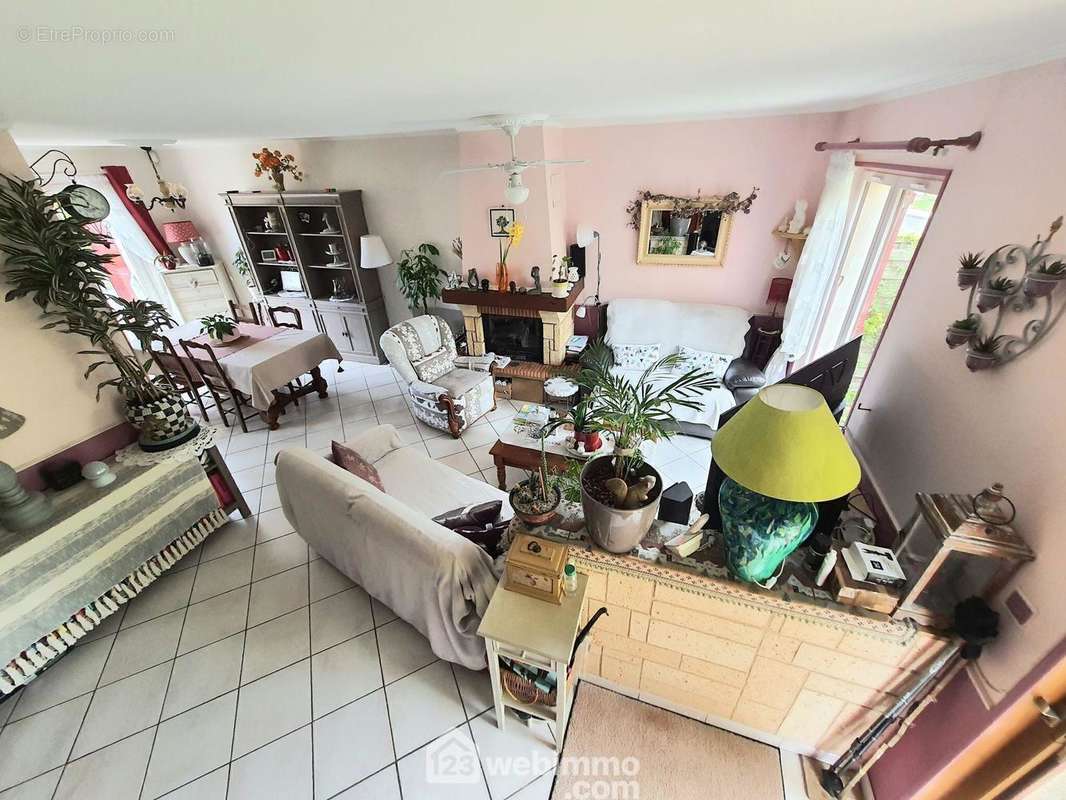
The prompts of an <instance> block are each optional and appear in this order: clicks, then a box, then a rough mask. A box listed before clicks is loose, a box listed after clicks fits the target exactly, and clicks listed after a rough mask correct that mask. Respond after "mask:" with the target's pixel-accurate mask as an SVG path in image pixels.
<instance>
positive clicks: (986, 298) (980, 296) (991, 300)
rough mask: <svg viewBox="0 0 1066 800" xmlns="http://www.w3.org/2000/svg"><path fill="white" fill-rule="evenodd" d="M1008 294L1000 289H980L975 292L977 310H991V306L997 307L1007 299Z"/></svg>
mask: <svg viewBox="0 0 1066 800" xmlns="http://www.w3.org/2000/svg"><path fill="white" fill-rule="evenodd" d="M1010 294H1011V293H1010V292H1004V291H1003V290H1002V289H980V290H979V291H978V292H977V310H978V311H991V310H992V309H993V308H999V307H1000V306H1001V305H1003V304H1004V303H1005V302H1006V301H1007V298H1008V297H1010Z"/></svg>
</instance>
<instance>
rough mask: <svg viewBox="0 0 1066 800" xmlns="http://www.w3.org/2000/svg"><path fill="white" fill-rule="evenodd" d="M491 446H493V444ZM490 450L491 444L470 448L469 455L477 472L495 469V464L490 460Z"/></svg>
mask: <svg viewBox="0 0 1066 800" xmlns="http://www.w3.org/2000/svg"><path fill="white" fill-rule="evenodd" d="M493 444H495V442H494V443H493ZM491 449H492V445H491V444H483V445H481V446H479V447H471V448H470V455H471V456H473V458H474V461H475V463H476V464H477V467H478V469H479V470H482V469H496V462H495V461H493V460H492V456H491V455H490V454H489V450H491Z"/></svg>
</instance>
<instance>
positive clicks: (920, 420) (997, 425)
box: [840, 61, 1066, 800]
mask: <svg viewBox="0 0 1066 800" xmlns="http://www.w3.org/2000/svg"><path fill="white" fill-rule="evenodd" d="M1064 79H1066V62H1064V61H1058V62H1053V63H1050V64H1046V65H1043V66H1041V67H1037V68H1032V69H1027V70H1022V71H1018V72H1014V73H1009V74H1006V75H1001V76H998V77H996V78H993V79H989V80H984V81H979V82H975V83H972V84H967V85H964V86H959V87H954V88H950V89H944V90H940V91H937V92H931V93H929V94H925V95H921V96H917V97H912V98H907V99H904V100H899V101H895V102H891V103H884V104H880V105H876V106H871V107H868V108H864V109H859V110H857V111H854V112H850V113H848V114H846V115H844V118H843V119H842V121H841V129H840V136H841V138H842V139H850V138H853V137H854V136H861V137H862V138H864V139H871V140H873V139H901V138H906V137H910V136H914V135H925V136H934V137H939V136H958V135H962V134H966V133H970V132H972V131H974V130H982V131H983V132H984V140H983V142H982V143H981V146H980V147H979V148H978V149H977V150H976V151H974V152H972V153H970V152H966V151H958V150H953V151H951V153H950V154H949V155H947V156H946V157H941V158H935V159H934V158H933V157H931V156H917V155H914V156H908V155H905V154H904V155H902V156H900V155H897V154H891V155H892V156H893V157H892V158H891V159H887V158H884V159H881V160H891V161H893V162H895V163H903V162H908V163H912V164H925V165H929V166H936V167H948V168H951V169H952V170H953V172H952V175H951V179H950V181H949V183H948V186H947V189H946V191H945V194H944V196H943V198H942V200H941V204H940V207H939V209H938V211H937V214H936V217H935V218H934V220H933V222H932V224H931V225H930V227H929V230H928V232H927V234H926V239H925V242H924V244H923V246H922V249H921V251H920V253H919V255H918V258H917V260H916V262H915V265H914V267H913V269H912V272H911V275H910V277H909V279H908V281H907V284H906V286H905V288H904V291H903V293H902V295H901V297H900V301H899V305H898V307H897V309H896V313H895V315H894V316H893V319H892V321H891V324H890V325H889V328H888V330H887V333H886V335H885V337H884V340H883V342H882V345H881V348H880V351H879V352H878V354H877V356H876V358H875V360H874V362H873V366H872V368H871V370H870V373H869V377H868V379H867V381H866V385H865V386H864V388H863V391H862V395H861V398H860V400H861V402H862V404H863V405H864V406H866V407H868V408H870V409H871V410H870V411H869V412H868V413H862V414H857V415H856V416H855V417H854V418H853V421H852V422H851V424H850V426H849V427H850V431H851V433H852V435H853V437H854V440H855V442H856V444H857V445H858V447H859V448H860V449H861V451H862V453H863V455H864V456H865V460H866V462H867V464H868V466H869V468H870V471H871V472H872V474H873V477H874V479H875V482H876V483H877V485H878V487H879V489H880V490H881V491H882V493H883V495H884V497H885V500H886V502H887V504H888V507H889V509H890V510H891V512H892V514H893V515H894V516H895V518H896V520H897V522H898V521H902V520H904V519H905V518H906V517H907V516H908V515H909V514H910V512H911V511H912V510H913V507H914V499H913V496H914V492H916V491H919V490H925V491H940V492H973V491H976V490H977V489H979V488H981V487H983V486H985V485H987V484H989V483H991V482H993V481H996V480H999V481H1002V482H1004V483H1005V484H1006V486H1007V489H1008V491H1009V493H1010V495H1011V496H1012V497H1013V499H1014V501H1015V502H1016V503H1017V506H1018V517H1017V520H1016V522H1015V525H1016V527H1017V529H1018V530H1019V531H1020V532H1021V534H1022V535H1023V536H1024V537H1025V538H1026V539H1027V541H1028V542H1029V543H1030V545H1031V546H1032V547H1033V549H1034V550H1035V551H1036V553H1037V560H1036V561H1035V562H1034V563H1033V564H1031V565H1029V566H1026V567H1024V568H1023V569H1022V570H1021V571H1020V572H1019V573H1018V575H1017V577H1016V579H1015V581H1014V584H1013V586H1014V587H1017V588H1019V589H1021V591H1022V592H1023V593H1024V595H1025V596H1026V597H1027V598H1028V600H1029V601H1030V603H1031V604H1032V605H1033V607H1034V608H1035V610H1036V615H1035V616H1034V617H1033V619H1031V620H1030V621H1029V622H1028V623H1027V624H1026V625H1025V627H1024V628H1020V627H1019V626H1017V625H1016V624H1015V623H1014V622H1013V621H1012V620H1011V619H1010V617H1009V615H1007V614H1006V613H1005V612H1004V613H1003V615H1002V623H1001V635H1000V639H999V641H998V642H996V643H995V644H994V645H993V646H992V647H990V648H989V649H988V651H987V653H986V655H985V657H984V658H983V660H982V664H983V666H984V670H985V672H986V673H987V674H988V677H989V679H990V681H991V683H992V684H994V685H995V686H998V687H1001V688H1003V689H1009V688H1010V687H1012V686H1014V685H1015V684H1017V683H1018V681H1019V680H1020V679H1021V677H1022V676H1023V675H1025V674H1026V673H1027V672H1028V671H1029V670H1030V669H1031V668H1032V667H1033V666H1034V665H1035V664H1036V663H1037V662H1038V661H1039V660H1040V659H1041V657H1042V656H1043V655H1044V654H1045V653H1047V652H1048V651H1049V650H1050V649H1051V648H1052V647H1053V646H1054V645H1055V643H1056V642H1058V641H1059V639H1060V638H1061V636H1062V616H1061V613H1060V612H1059V604H1060V602H1061V574H1062V572H1063V570H1064V569H1066V550H1064V549H1063V548H1062V545H1061V536H1062V534H1061V531H1062V509H1063V505H1062V497H1063V496H1064V493H1066V478H1064V476H1066V470H1064V469H1063V454H1064V453H1066V418H1064V416H1063V415H1062V413H1061V408H1060V406H1061V397H1062V393H1063V389H1064V388H1066V381H1064V375H1063V371H1062V365H1063V360H1064V357H1066V328H1064V329H1062V330H1055V331H1053V332H1052V334H1051V335H1050V336H1049V337H1048V339H1046V340H1045V341H1044V342H1043V343H1042V344H1041V346H1039V347H1038V348H1036V349H1035V350H1033V351H1032V352H1030V353H1029V354H1027V355H1025V356H1023V357H1021V358H1020V359H1018V360H1017V361H1015V362H1013V363H1011V364H1009V365H1006V366H1004V367H1003V368H1001V369H997V370H991V371H988V372H985V373H970V372H969V371H968V370H967V369H966V367H965V366H964V364H963V357H962V354H961V353H960V352H958V351H950V350H948V349H947V348H946V347H945V346H944V344H943V338H944V327H945V326H946V325H947V324H948V323H950V322H951V321H952V320H954V319H957V318H958V317H960V316H962V314H963V313H964V309H965V303H966V298H965V294H964V293H963V292H960V291H959V290H958V289H957V288H956V286H955V277H954V270H955V267H956V264H957V258H958V255H959V253H960V252H961V251H963V250H984V251H986V252H987V251H989V250H991V249H993V248H995V247H996V246H998V245H1000V244H1005V243H1009V242H1021V243H1025V244H1029V243H1031V242H1032V241H1033V239H1034V238H1035V236H1036V235H1037V234H1043V233H1046V231H1047V226H1048V224H1049V223H1050V222H1051V221H1052V220H1053V219H1054V218H1056V217H1058V216H1059V215H1060V214H1062V213H1064V212H1066V193H1064V192H1063V187H1064V186H1066V159H1064V158H1063V157H1062V153H1061V148H1060V147H1059V146H1058V145H1057V144H1056V143H1058V142H1062V141H1063V140H1064V139H1066V80H1064ZM1052 251H1053V252H1066V236H1064V235H1063V234H1062V233H1060V234H1059V237H1058V239H1057V240H1056V241H1055V242H1053V247H1052ZM1008 591H1009V590H1008ZM1004 594H1005V593H1004ZM1000 610H1001V611H1002V609H1000ZM958 694H959V696H966V697H969V696H970V695H969V694H967V693H965V692H959V693H958ZM959 710H960V709H953V708H951V707H950V704H943V703H941V704H938V705H937V706H934V707H933V708H932V709H931V710H930V711H929V712H927V714H926V716H927V717H928V719H927V720H926V721H925V722H924V723H919V725H918V726H917V727H916V728H915V729H914V731H913V732H911V733H910V734H909V735H908V739H909V740H910V745H911V746H910V748H899V749H898V750H897V751H894V752H891V753H889V754H888V755H887V756H886V757H885V758H884V759H883V760H882V762H881V764H879V765H878V767H877V768H876V770H875V772H874V785H875V788H881V789H883V790H884V793H883V794H882V792H881V791H879V792H878V798H879V800H895V798H903V797H908V796H910V793H911V791H913V790H914V789H915V788H916V787H917V786H919V785H921V783H922V782H924V781H925V780H927V779H928V778H929V777H931V772H929V771H924V772H923V771H922V770H915V769H914V768H913V766H914V765H913V764H912V762H911V760H910V759H909V758H908V757H907V755H906V754H907V752H909V750H912V749H913V748H914V747H915V746H917V747H919V748H920V749H922V750H923V752H925V754H926V756H927V757H928V758H927V762H928V763H930V764H937V763H940V764H942V763H943V762H944V759H945V757H947V756H950V755H951V754H952V752H954V750H956V749H957V748H958V746H959V743H957V742H949V741H948V740H946V739H945V738H944V737H942V736H940V735H939V734H938V733H937V728H938V725H939V722H940V721H941V717H943V718H944V719H946V717H944V715H952V714H956V713H958V711H959ZM923 729H924V730H923Z"/></svg>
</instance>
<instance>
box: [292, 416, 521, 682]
mask: <svg viewBox="0 0 1066 800" xmlns="http://www.w3.org/2000/svg"><path fill="white" fill-rule="evenodd" d="M347 444H348V446H349V447H351V448H352V449H353V450H355V451H356V452H358V453H359V454H361V455H362V456H363V457H364V458H366V459H367V460H368V461H370V462H371V463H372V464H374V466H375V467H376V468H377V470H378V473H379V474H380V476H381V481H382V484H383V485H384V487H385V491H384V492H382V491H380V490H378V489H377V488H375V487H374V486H371V485H370V484H369V483H367V482H366V481H364V480H362V479H361V478H357V477H355V476H354V475H352V474H351V473H349V472H346V471H345V470H343V469H341V468H340V467H338V466H337V465H335V464H333V463H332V462H331V461H329V460H327V459H326V458H324V457H323V456H321V455H318V454H316V453H312V452H311V451H310V450H305V449H303V448H296V449H292V450H282V451H281V453H280V454H279V455H278V460H277V479H278V493H279V495H280V497H281V507H282V509H283V511H284V513H285V517H286V518H287V519H288V520H289V522H290V523H292V525H293V527H295V528H296V531H297V532H298V533H299V534H300V536H302V537H303V538H304V539H305V540H306V541H307V543H308V544H309V545H311V547H312V548H313V549H314V550H315V552H317V553H318V554H319V555H321V556H322V557H323V558H324V559H326V560H327V561H328V562H329V563H331V564H332V565H333V566H335V567H336V568H337V569H339V570H340V571H341V572H343V573H344V574H345V575H347V576H348V577H349V578H351V579H352V580H353V581H355V582H356V583H357V584H359V585H360V586H362V587H363V588H364V589H365V590H366V591H367V592H368V593H369V594H370V595H371V596H372V597H375V598H377V599H378V600H379V601H381V602H382V603H384V604H385V605H387V606H388V607H389V608H391V609H392V610H393V611H395V612H396V614H397V615H398V616H399V617H401V618H402V619H404V620H406V621H407V622H408V623H410V624H411V625H412V626H414V627H415V628H416V629H417V630H418V631H419V632H420V633H421V634H422V635H423V636H425V637H426V638H427V639H428V640H429V643H430V646H431V647H432V648H433V652H434V653H436V654H437V656H439V657H440V658H443V659H445V660H447V661H453V662H455V663H457V664H462V665H463V666H465V667H469V668H471V669H481V668H482V667H484V666H485V663H486V662H485V647H484V643H483V642H482V641H481V639H480V638H479V637H478V636H477V628H478V625H479V624H480V622H481V617H482V615H483V614H484V613H485V610H486V609H487V608H488V605H489V600H490V599H491V598H492V593H493V591H495V589H496V582H497V576H496V574H495V573H494V571H493V565H492V560H491V559H490V558H489V556H488V555H487V554H486V553H485V552H484V551H483V550H481V549H480V548H478V547H477V546H476V545H474V544H472V543H471V542H469V541H467V540H466V539H464V538H463V537H462V536H460V535H459V534H457V533H455V532H453V531H450V530H448V529H447V528H445V527H443V526H441V525H438V524H437V523H436V522H434V521H433V519H432V517H434V516H436V515H437V514H441V513H443V512H445V511H450V510H452V509H454V508H459V507H461V506H464V505H467V504H470V503H480V502H485V501H488V500H503V501H504V504H503V508H504V513H505V514H506V513H509V511H510V509H509V507H508V505H507V503H506V498H507V495H506V494H504V493H503V492H501V491H499V490H498V489H496V488H495V487H493V486H489V485H488V484H487V483H485V482H484V481H480V480H476V479H474V478H471V477H468V476H466V475H463V474H462V473H460V472H458V471H456V470H454V469H452V468H450V467H448V466H445V465H444V464H441V463H439V462H437V461H434V460H432V459H431V458H429V456H428V455H427V454H426V452H425V449H424V448H417V449H416V448H404V447H403V446H402V443H401V442H400V438H399V436H398V434H397V433H396V429H395V428H393V427H392V426H391V425H381V426H379V427H376V428H373V429H371V430H369V431H366V432H365V433H363V434H362V435H360V436H359V437H357V438H356V439H354V440H352V441H351V442H348V443H347ZM419 451H420V452H419Z"/></svg>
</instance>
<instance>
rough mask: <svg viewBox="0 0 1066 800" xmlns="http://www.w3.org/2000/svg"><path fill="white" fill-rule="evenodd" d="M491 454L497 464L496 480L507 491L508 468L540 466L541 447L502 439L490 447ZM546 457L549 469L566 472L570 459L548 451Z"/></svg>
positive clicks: (527, 468) (555, 471)
mask: <svg viewBox="0 0 1066 800" xmlns="http://www.w3.org/2000/svg"><path fill="white" fill-rule="evenodd" d="M489 455H490V456H492V462H493V463H494V464H495V465H496V482H497V483H498V484H499V486H500V489H502V490H503V491H505V492H506V491H507V468H508V467H516V468H518V469H524V470H526V471H527V472H531V471H533V470H535V469H537V468H538V467H539V466H540V448H539V447H523V446H522V445H519V444H510V443H508V442H504V441H502V440H500V439H497V440H496V444H494V445H493V446H492V447H490V448H489ZM545 457H546V459H547V461H548V469H549V470H550V471H551V472H554V473H560V472H566V466H567V463H568V462H569V460H570V459H568V458H567V457H566V456H562V455H559V454H558V453H552V452H547V453H545Z"/></svg>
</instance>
